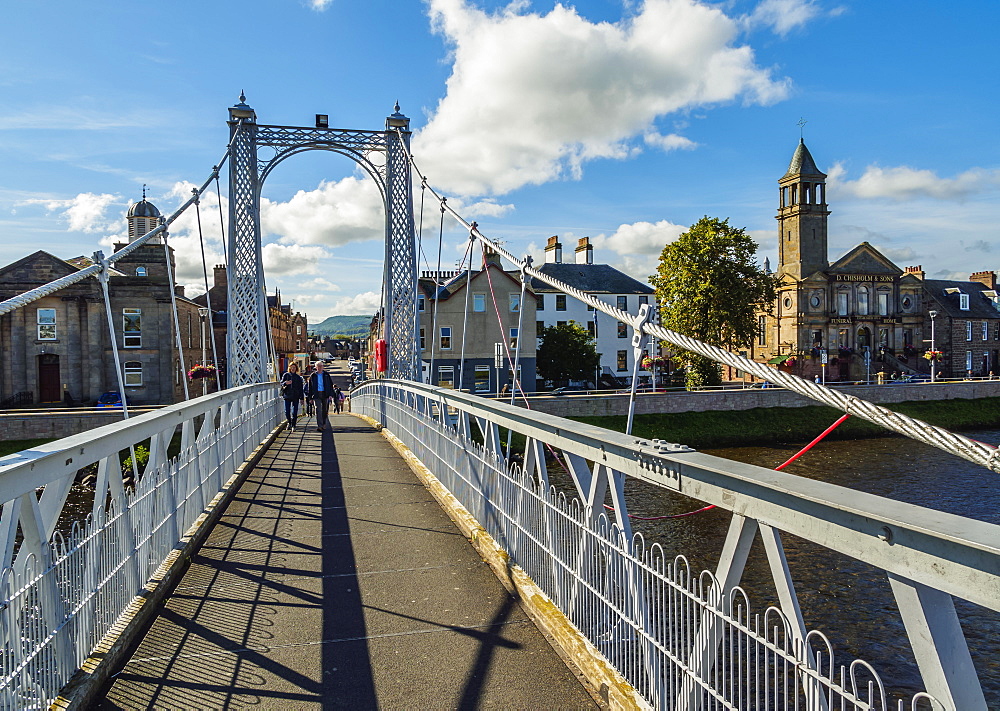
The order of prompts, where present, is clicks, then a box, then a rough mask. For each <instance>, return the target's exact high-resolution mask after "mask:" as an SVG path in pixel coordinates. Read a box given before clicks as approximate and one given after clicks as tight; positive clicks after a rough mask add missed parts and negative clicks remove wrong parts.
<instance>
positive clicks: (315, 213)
mask: <svg viewBox="0 0 1000 711" xmlns="http://www.w3.org/2000/svg"><path fill="white" fill-rule="evenodd" d="M260 203H261V204H260V220H261V230H262V231H263V233H264V234H265V235H278V236H280V237H281V240H282V241H283V242H290V243H293V244H302V245H304V244H320V245H326V246H340V245H345V244H347V243H349V242H360V241H365V240H372V239H382V238H383V237H384V236H385V210H384V209H383V207H382V197H381V195H380V193H379V190H378V187H376V185H375V183H374V181H372V180H371V179H369V178H356V177H347V178H344V179H343V180H339V181H336V182H325V181H324V182H322V183H320V186H319V187H318V188H317V189H316V190H310V191H305V190H300V191H299V192H297V193H296V194H295V195H293V196H292V198H291V200H289V201H288V202H274V201H271V200H268V199H267V198H261V201H260Z"/></svg>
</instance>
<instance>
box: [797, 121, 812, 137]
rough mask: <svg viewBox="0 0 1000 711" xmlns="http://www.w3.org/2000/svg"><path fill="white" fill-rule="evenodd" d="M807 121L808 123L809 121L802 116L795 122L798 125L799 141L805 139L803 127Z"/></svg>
mask: <svg viewBox="0 0 1000 711" xmlns="http://www.w3.org/2000/svg"><path fill="white" fill-rule="evenodd" d="M807 123H809V122H808V121H806V120H805V119H804V118H799V120H798V123H796V124H795V125H796V126H798V127H799V140H800V141H802V140H805V127H806V124H807Z"/></svg>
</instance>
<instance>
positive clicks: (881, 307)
mask: <svg viewBox="0 0 1000 711" xmlns="http://www.w3.org/2000/svg"><path fill="white" fill-rule="evenodd" d="M878 315H879V316H888V315H889V292H888V291H880V292H879V293H878Z"/></svg>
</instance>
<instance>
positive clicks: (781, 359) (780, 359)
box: [767, 353, 794, 365]
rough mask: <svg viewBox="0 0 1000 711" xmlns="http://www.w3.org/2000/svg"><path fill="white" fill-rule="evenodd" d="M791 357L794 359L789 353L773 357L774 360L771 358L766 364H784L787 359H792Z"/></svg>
mask: <svg viewBox="0 0 1000 711" xmlns="http://www.w3.org/2000/svg"><path fill="white" fill-rule="evenodd" d="M792 357H794V356H792V354H791V353H789V354H788V355H780V356H775V357H774V358H772V359H771V360H769V361H767V362H768V364H770V365H779V364H781V363H784V362H785V361H786V360H788V359H789V358H792Z"/></svg>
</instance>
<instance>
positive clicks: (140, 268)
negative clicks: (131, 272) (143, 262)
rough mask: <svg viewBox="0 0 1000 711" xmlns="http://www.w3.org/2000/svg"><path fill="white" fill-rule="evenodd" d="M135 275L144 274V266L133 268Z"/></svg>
mask: <svg viewBox="0 0 1000 711" xmlns="http://www.w3.org/2000/svg"><path fill="white" fill-rule="evenodd" d="M135 275H136V276H146V267H136V268H135Z"/></svg>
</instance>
